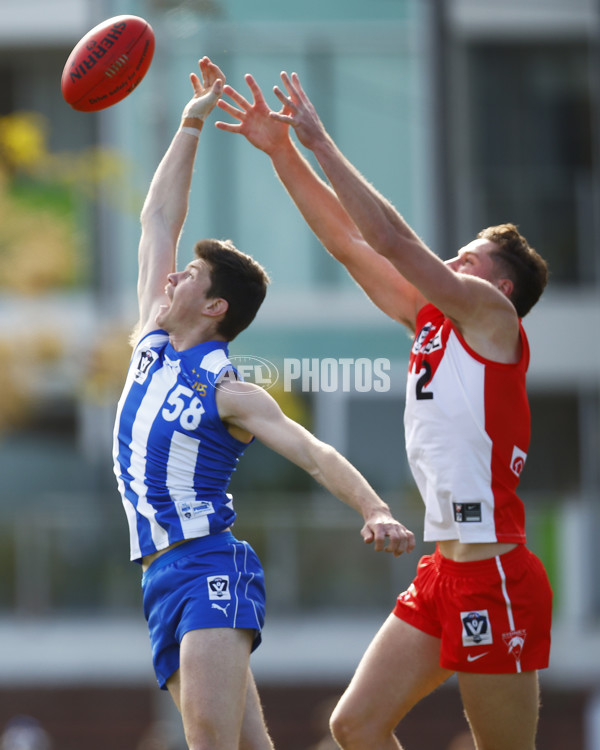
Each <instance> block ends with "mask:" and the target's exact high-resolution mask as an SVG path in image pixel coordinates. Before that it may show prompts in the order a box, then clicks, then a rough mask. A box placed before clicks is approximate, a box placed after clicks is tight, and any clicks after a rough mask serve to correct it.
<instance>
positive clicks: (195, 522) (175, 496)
mask: <svg viewBox="0 0 600 750" xmlns="http://www.w3.org/2000/svg"><path fill="white" fill-rule="evenodd" d="M199 445H200V441H199V440H198V439H197V438H194V437H191V436H190V435H186V434H185V433H183V432H178V431H177V430H176V431H175V432H174V433H173V436H172V438H171V447H170V449H169V460H168V462H167V489H168V491H169V495H170V496H171V499H172V500H173V502H174V504H175V508H176V509H177V514H178V515H179V520H180V521H181V528H182V529H183V535H184V537H185V538H186V539H191V538H193V537H197V536H206V535H207V534H210V524H209V520H208V516H209V513H208V512H205V511H199V510H198V507H199V499H198V498H197V497H196V492H195V490H194V475H195V473H196V460H197V458H198V446H199ZM200 500H201V498H200ZM185 506H187V508H188V513H189V514H190V516H189V517H187V518H186V516H185V515H184V512H183V508H184V507H185ZM210 512H212V508H211V510H210Z"/></svg>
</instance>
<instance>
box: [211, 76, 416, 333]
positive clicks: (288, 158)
mask: <svg viewBox="0 0 600 750" xmlns="http://www.w3.org/2000/svg"><path fill="white" fill-rule="evenodd" d="M245 78H246V82H247V84H248V86H249V88H250V91H251V93H252V96H253V100H254V101H253V103H252V104H250V102H248V101H247V100H246V99H245V97H243V96H242V95H241V94H240V93H239V92H237V91H236V90H235V89H233V88H232V87H231V86H225V88H224V93H225V94H227V95H228V96H229V97H231V99H232V100H233V101H234V102H235V104H236V105H237V107H234V106H232V105H231V104H230V103H229V102H227V101H225V100H224V99H221V100H220V101H219V107H220V108H221V109H223V110H224V111H225V112H227V113H228V114H230V115H232V116H233V117H235V118H236V119H237V120H239V122H238V123H225V122H217V123H216V126H217V127H218V128H220V129H221V130H227V131H229V132H232V133H240V134H241V135H244V136H245V137H246V138H247V139H248V141H249V142H250V143H251V144H252V145H253V146H255V147H256V148H258V149H260V150H261V151H264V152H265V153H266V154H267V155H268V156H269V157H270V158H271V161H272V163H273V167H274V168H275V171H276V173H277V175H278V177H279V179H280V180H281V182H282V183H283V185H284V187H285V188H286V190H287V191H288V193H289V194H290V196H291V198H292V200H293V201H294V203H295V204H296V206H297V207H298V209H299V210H300V212H301V214H302V215H303V217H304V219H305V220H306V222H307V224H308V225H309V226H310V228H311V229H312V231H313V232H314V233H315V235H316V236H317V237H318V239H319V240H320V242H321V243H322V244H323V245H324V247H325V248H326V249H327V250H328V252H329V253H331V255H332V256H333V257H334V258H336V260H339V261H340V262H341V263H342V264H343V265H344V266H345V267H346V269H347V270H348V272H349V273H350V275H351V276H352V278H353V279H354V280H355V281H356V282H357V283H358V284H359V285H360V286H361V287H362V288H363V289H364V291H365V292H366V294H367V295H368V296H369V297H370V299H371V300H372V301H373V302H374V303H375V305H377V307H379V308H380V309H381V310H383V312H385V313H386V314H387V315H389V316H390V317H391V318H394V319H395V320H398V321H400V322H402V323H404V324H405V325H407V326H408V327H409V328H413V327H414V320H415V317H416V311H417V310H418V308H419V307H420V306H421V305H422V300H421V298H420V295H418V292H417V290H416V289H415V288H414V286H412V285H411V284H408V283H407V282H406V280H405V279H404V278H403V277H402V276H401V275H400V274H399V273H398V272H397V271H396V270H395V269H394V267H393V266H392V265H391V263H390V262H389V261H388V260H387V259H386V258H383V257H382V256H380V255H378V254H377V253H376V252H375V251H374V250H373V248H372V247H370V245H369V244H368V243H367V242H366V241H365V239H364V237H363V236H362V234H361V233H360V231H359V230H358V228H357V226H356V224H355V223H354V222H353V221H352V219H351V218H350V217H349V215H348V213H347V212H346V211H345V209H344V208H343V206H342V204H341V203H340V201H339V199H338V197H337V195H336V194H335V192H334V191H333V190H332V189H331V187H330V186H329V185H328V184H327V183H326V182H325V181H323V180H322V179H320V178H319V176H318V175H317V174H316V172H315V171H314V170H313V168H312V167H311V165H310V164H309V163H308V161H307V160H306V159H305V158H304V157H303V156H302V155H301V153H300V152H299V150H298V149H297V147H296V145H295V144H294V143H293V142H292V140H291V139H290V137H289V127H288V125H287V124H284V123H281V122H278V121H276V120H274V119H272V118H271V117H270V114H271V110H270V108H269V106H268V105H267V103H266V101H265V98H264V96H263V93H262V91H261V89H260V88H259V86H258V84H257V83H256V81H255V80H254V78H253V77H252V76H251V75H246V77H245ZM285 111H286V110H285V108H284V109H282V111H281V113H285Z"/></svg>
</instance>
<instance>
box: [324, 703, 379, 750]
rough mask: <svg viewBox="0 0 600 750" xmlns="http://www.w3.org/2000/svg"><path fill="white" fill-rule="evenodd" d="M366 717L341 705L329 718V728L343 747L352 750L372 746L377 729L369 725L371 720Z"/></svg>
mask: <svg viewBox="0 0 600 750" xmlns="http://www.w3.org/2000/svg"><path fill="white" fill-rule="evenodd" d="M364 718H365V717H361V716H359V715H357V714H356V713H353V712H352V713H351V712H348V711H344V709H343V708H340V707H339V706H338V707H337V708H336V709H335V710H334V712H333V713H332V715H331V719H330V720H329V729H330V731H331V735H332V737H333V739H334V740H335V741H336V742H337V744H338V745H339V746H340V747H341V748H344V749H345V750H352V748H364V747H371V746H372V744H373V736H374V734H375V729H374V727H371V726H369V722H368V721H367V720H363V719H364Z"/></svg>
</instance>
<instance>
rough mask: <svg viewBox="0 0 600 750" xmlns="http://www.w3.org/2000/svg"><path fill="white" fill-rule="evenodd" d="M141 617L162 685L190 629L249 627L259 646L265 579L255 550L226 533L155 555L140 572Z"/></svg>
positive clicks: (263, 613)
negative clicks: (143, 570)
mask: <svg viewBox="0 0 600 750" xmlns="http://www.w3.org/2000/svg"><path fill="white" fill-rule="evenodd" d="M142 593H143V603H144V615H145V616H146V620H147V622H148V628H149V630H150V643H151V645H152V662H153V664H154V671H155V673H156V678H157V680H158V684H159V686H160V687H161V689H163V690H165V689H166V682H167V680H168V679H169V677H170V676H171V675H172V674H173V673H174V672H176V671H177V670H178V669H179V645H180V643H181V639H182V638H183V636H184V635H185V634H186V633H187V632H189V631H190V630H199V629H203V628H247V629H248V630H254V631H255V637H254V642H253V644H252V650H253V651H254V649H255V648H256V647H257V646H258V645H259V644H260V641H261V629H262V626H263V624H264V621H265V582H264V574H263V569H262V566H261V564H260V561H259V559H258V557H257V556H256V553H255V552H254V550H253V549H252V547H250V545H249V544H248V543H247V542H240V541H238V540H237V539H236V538H235V537H234V536H233V534H232V533H231V532H230V531H224V532H222V533H220V534H215V535H214V536H203V537H198V538H197V539H190V540H189V541H187V542H184V543H183V544H180V545H179V546H177V547H174V548H173V549H171V550H169V551H168V552H165V553H164V554H163V555H161V556H160V557H159V558H157V559H156V560H155V561H154V562H153V563H152V564H151V565H150V567H149V568H148V569H147V570H146V571H145V572H144V574H143V576H142Z"/></svg>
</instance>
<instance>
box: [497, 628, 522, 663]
mask: <svg viewBox="0 0 600 750" xmlns="http://www.w3.org/2000/svg"><path fill="white" fill-rule="evenodd" d="M526 637H527V631H526V630H513V631H511V632H510V633H502V640H503V641H504V643H506V648H507V649H508V653H509V654H512V655H513V656H514V657H515V661H519V660H520V659H521V652H522V651H523V646H524V645H525V638H526Z"/></svg>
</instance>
